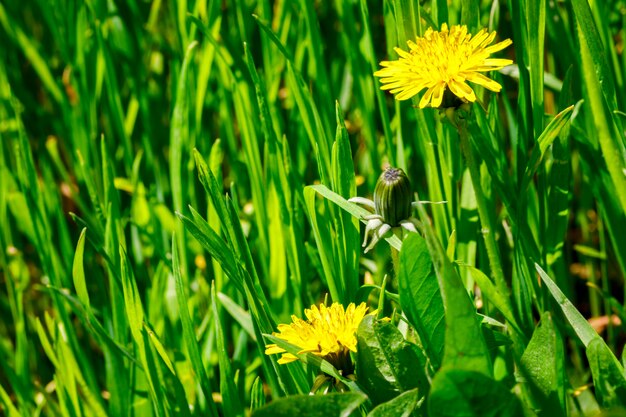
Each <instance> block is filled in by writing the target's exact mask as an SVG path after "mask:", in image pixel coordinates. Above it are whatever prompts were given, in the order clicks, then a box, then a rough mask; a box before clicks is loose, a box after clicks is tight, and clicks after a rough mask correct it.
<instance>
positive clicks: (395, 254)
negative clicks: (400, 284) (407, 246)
mask: <svg viewBox="0 0 626 417" xmlns="http://www.w3.org/2000/svg"><path fill="white" fill-rule="evenodd" d="M393 234H394V235H396V236H397V237H398V238H399V239H400V240H402V230H401V229H400V228H399V227H394V228H393ZM390 248H391V260H392V262H393V274H394V276H396V277H397V276H398V273H400V251H399V250H397V249H396V248H394V247H390Z"/></svg>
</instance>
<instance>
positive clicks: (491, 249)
mask: <svg viewBox="0 0 626 417" xmlns="http://www.w3.org/2000/svg"><path fill="white" fill-rule="evenodd" d="M456 127H457V129H458V131H459V137H460V140H461V152H463V156H464V157H465V161H466V163H467V167H468V168H469V171H470V176H471V178H472V185H473V186H474V193H475V194H476V205H477V206H478V216H479V217H480V223H481V224H482V229H481V232H482V235H483V238H484V240H485V246H486V248H487V256H488V257H489V265H490V266H491V273H492V276H493V278H494V280H495V284H496V286H497V287H498V289H499V290H500V292H502V293H503V294H508V293H509V291H508V287H507V285H506V281H505V279H504V272H503V270H502V264H501V263H500V253H499V251H498V245H497V243H496V238H495V230H494V228H493V225H492V224H491V217H490V216H489V212H488V210H487V199H486V197H485V193H484V192H483V187H482V184H481V182H480V170H479V168H478V164H477V162H476V159H475V158H474V153H473V151H472V145H471V143H470V138H469V134H468V131H467V120H466V119H464V118H458V119H457V120H456Z"/></svg>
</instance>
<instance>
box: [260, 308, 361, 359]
mask: <svg viewBox="0 0 626 417" xmlns="http://www.w3.org/2000/svg"><path fill="white" fill-rule="evenodd" d="M366 312H367V306H366V305H365V303H361V304H360V305H359V306H358V307H357V306H355V304H354V303H350V305H348V308H347V309H345V310H344V308H343V306H342V305H341V304H339V303H333V304H332V305H331V306H330V307H327V306H326V305H324V304H321V305H320V306H319V308H318V307H317V306H315V305H313V306H311V308H310V309H306V310H304V315H305V316H306V318H307V320H306V321H305V320H302V319H300V318H298V317H296V316H291V320H292V323H291V324H279V325H278V332H275V333H273V335H274V336H276V337H278V338H280V339H283V340H285V341H287V342H289V343H291V344H292V345H295V346H298V347H299V348H300V349H301V350H300V351H299V352H298V353H300V354H301V353H307V352H310V353H312V354H314V355H317V356H320V357H322V358H324V359H326V360H327V361H329V362H330V363H331V364H333V365H334V366H335V367H336V368H337V369H340V370H343V371H350V370H351V367H352V364H351V360H350V351H352V352H356V344H357V341H356V330H357V328H358V327H359V324H360V323H361V320H363V317H365V313H366ZM276 353H282V356H281V358H280V359H279V360H278V363H280V364H285V363H289V362H293V361H295V360H297V359H298V357H297V356H295V355H292V354H291V353H288V352H286V351H285V350H284V349H283V348H281V347H279V346H278V345H276V344H270V345H266V346H265V354H266V355H273V354H276Z"/></svg>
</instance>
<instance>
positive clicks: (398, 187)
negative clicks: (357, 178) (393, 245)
mask: <svg viewBox="0 0 626 417" xmlns="http://www.w3.org/2000/svg"><path fill="white" fill-rule="evenodd" d="M411 201H412V195H411V183H410V182H409V178H408V177H407V176H406V174H405V173H404V171H402V170H401V169H400V168H392V167H389V168H387V169H386V170H384V171H383V173H382V174H380V178H378V182H377V183H376V189H375V190H374V206H375V209H376V214H378V215H380V216H381V217H382V218H383V222H385V223H387V224H388V225H390V226H392V227H396V226H399V224H400V222H401V221H402V220H405V219H408V218H409V217H411Z"/></svg>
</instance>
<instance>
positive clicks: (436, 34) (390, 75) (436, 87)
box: [374, 23, 513, 108]
mask: <svg viewBox="0 0 626 417" xmlns="http://www.w3.org/2000/svg"><path fill="white" fill-rule="evenodd" d="M495 37H496V32H491V33H489V32H488V31H487V30H486V29H482V30H481V31H480V32H478V33H477V34H476V35H475V36H472V35H471V34H469V33H467V26H459V25H454V26H452V27H451V28H450V29H448V25H447V24H445V23H444V24H443V25H442V27H441V31H435V30H433V29H432V28H430V29H428V30H427V31H426V33H424V36H422V37H418V38H417V39H416V40H415V42H413V41H408V42H407V44H408V46H409V51H408V52H407V51H404V50H402V49H400V48H394V49H395V51H396V52H397V53H398V55H399V58H398V60H397V61H383V62H381V63H380V65H381V66H382V67H383V68H382V69H381V70H379V71H376V72H375V73H374V75H375V76H377V77H380V82H381V83H382V84H383V85H382V87H381V89H383V90H390V92H391V93H392V94H396V100H407V99H409V98H411V97H413V96H415V95H416V94H418V93H419V92H420V91H422V90H424V89H426V92H425V93H424V95H423V96H422V99H421V100H420V102H419V107H420V108H424V107H427V106H428V105H429V104H430V105H431V106H432V107H435V108H437V107H440V106H441V103H442V101H443V100H444V93H445V92H446V90H447V89H449V91H450V92H452V93H453V94H454V95H455V96H457V97H458V98H459V99H461V101H463V102H474V101H476V94H475V93H474V90H473V89H472V87H470V86H469V85H468V84H467V81H470V82H472V83H474V84H478V85H482V86H483V87H485V88H486V89H488V90H491V91H494V92H499V91H500V89H501V88H502V86H501V85H500V84H498V83H497V82H496V81H494V80H492V79H490V78H488V77H486V76H485V75H483V74H481V73H482V72H487V71H493V70H498V69H501V68H503V67H505V66H507V65H510V64H512V63H513V61H511V60H510V59H498V58H489V56H490V55H491V54H492V53H494V52H498V51H501V50H503V49H504V48H506V47H507V46H509V45H511V43H512V42H511V40H510V39H506V40H504V41H502V42H499V43H496V44H495V45H491V43H493V41H494V39H495ZM489 45H491V46H489Z"/></svg>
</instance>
